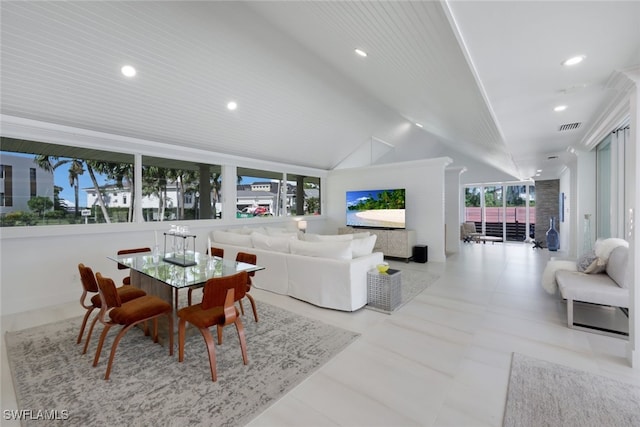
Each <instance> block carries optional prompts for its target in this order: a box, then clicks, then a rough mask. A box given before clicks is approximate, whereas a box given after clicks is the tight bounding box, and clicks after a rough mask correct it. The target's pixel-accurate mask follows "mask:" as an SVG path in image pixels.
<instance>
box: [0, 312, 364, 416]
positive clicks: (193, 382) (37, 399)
mask: <svg viewBox="0 0 640 427" xmlns="http://www.w3.org/2000/svg"><path fill="white" fill-rule="evenodd" d="M257 304H258V314H259V316H260V321H259V322H258V323H256V322H254V321H253V317H252V315H251V314H250V310H249V313H248V314H247V315H246V316H244V317H243V323H244V325H245V330H246V337H247V347H248V356H249V364H248V365H246V366H245V365H243V363H242V356H241V353H240V346H239V344H238V337H237V333H236V331H235V327H233V326H229V327H226V328H225V330H224V342H223V344H222V345H221V346H220V345H216V356H217V372H218V381H217V382H215V383H214V382H212V381H211V374H210V370H209V362H208V357H207V351H206V347H205V343H204V340H203V338H202V336H201V335H200V333H199V332H197V330H194V329H192V330H191V331H190V332H191V333H189V330H188V337H187V340H186V343H185V360H184V362H182V363H178V357H177V334H176V345H175V352H174V356H173V357H169V352H168V348H167V347H166V345H164V346H162V345H160V344H154V343H153V341H152V340H151V339H150V338H149V337H145V336H144V334H143V332H142V330H140V329H138V328H134V329H132V330H130V331H129V332H128V333H127V334H126V335H125V336H124V338H123V339H122V341H120V345H119V346H118V351H117V353H116V357H115V360H114V363H113V368H112V371H111V378H110V380H109V381H105V380H104V379H103V378H104V374H105V370H106V365H107V361H108V358H109V351H110V349H111V342H112V340H113V338H114V337H115V335H117V330H119V328H112V330H111V331H110V332H109V337H110V338H111V340H107V342H105V346H104V348H103V351H102V356H101V359H100V363H99V364H98V366H97V367H96V368H93V367H92V366H91V365H92V362H93V354H94V353H95V348H96V346H97V341H98V337H99V333H100V332H101V330H102V328H99V329H98V328H97V327H96V330H97V335H96V331H94V337H93V338H92V344H93V345H92V346H90V348H89V351H88V352H87V354H85V355H82V354H81V352H82V346H81V345H76V338H77V334H78V332H79V329H80V324H81V318H80V317H78V318H74V319H70V320H66V321H62V322H58V323H52V324H48V325H45V326H41V327H36V328H31V329H26V330H23V331H18V332H10V333H7V334H6V337H5V338H6V343H7V354H8V356H9V364H10V366H11V373H12V375H13V381H14V386H15V389H16V396H17V401H18V406H19V409H21V410H26V411H32V412H31V414H32V415H31V417H35V416H36V415H37V414H38V412H37V411H55V410H57V415H58V418H67V417H68V419H66V420H58V421H47V422H46V423H43V422H42V421H37V420H30V421H23V422H22V424H23V425H25V426H29V425H48V426H51V425H64V426H123V425H140V426H142V425H144V426H187V425H189V426H195V425H206V426H231V425H243V424H246V423H247V422H249V421H250V420H251V419H253V418H254V417H255V416H257V415H258V414H259V413H260V412H262V411H263V410H264V409H266V408H267V407H268V406H269V405H270V404H272V403H273V402H275V401H276V400H277V399H278V398H280V397H281V396H282V395H283V394H284V393H286V392H287V391H288V390H290V389H292V388H293V387H294V386H296V385H297V384H299V383H300V382H301V381H302V380H303V379H304V378H306V377H307V376H309V375H310V374H311V373H312V372H313V371H315V370H316V369H317V368H319V367H320V366H321V365H323V364H324V363H325V362H327V361H328V360H329V359H331V358H332V357H333V356H335V355H336V354H337V353H338V352H340V351H341V350H342V349H344V348H345V347H346V346H347V345H349V344H350V343H351V342H352V341H353V340H355V339H356V338H357V337H358V334H356V333H353V332H350V331H346V330H343V329H339V328H336V327H334V326H331V325H328V324H325V323H322V322H318V321H316V320H312V319H309V318H306V317H302V316H300V315H297V314H294V313H291V312H288V311H285V310H283V309H280V308H277V307H274V306H271V305H269V304H266V303H262V302H260V301H257ZM245 305H246V304H245ZM176 330H177V329H176ZM213 336H214V337H215V336H216V335H215V332H213ZM4 409H6V408H4ZM65 411H66V412H65ZM65 414H67V415H65Z"/></svg>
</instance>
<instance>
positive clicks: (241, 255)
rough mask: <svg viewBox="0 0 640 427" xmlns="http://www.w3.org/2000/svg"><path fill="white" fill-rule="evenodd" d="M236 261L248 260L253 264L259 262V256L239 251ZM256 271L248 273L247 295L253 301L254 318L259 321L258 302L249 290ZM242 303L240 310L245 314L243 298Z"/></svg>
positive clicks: (247, 261) (240, 302)
mask: <svg viewBox="0 0 640 427" xmlns="http://www.w3.org/2000/svg"><path fill="white" fill-rule="evenodd" d="M236 262H246V263H247V264H253V265H256V264H257V257H256V255H255V254H249V253H246V252H238V253H237V254H236ZM255 274H256V272H255V271H252V272H250V273H249V274H248V275H247V290H246V291H245V296H246V297H247V298H248V299H249V302H250V303H251V309H252V310H253V318H254V319H255V321H256V322H257V321H258V311H257V310H256V302H255V300H254V299H253V297H252V296H251V294H249V291H250V290H251V278H252V277H253V276H255ZM239 304H240V311H241V312H242V314H243V315H244V307H243V305H242V300H240V301H239Z"/></svg>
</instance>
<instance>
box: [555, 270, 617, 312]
mask: <svg viewBox="0 0 640 427" xmlns="http://www.w3.org/2000/svg"><path fill="white" fill-rule="evenodd" d="M556 281H557V282H558V288H560V293H561V294H562V296H563V297H564V298H566V299H570V300H574V301H586V302H591V303H594V304H603V305H611V306H614V307H629V290H628V289H622V288H620V287H619V286H617V284H616V283H615V282H614V281H613V280H612V279H611V278H609V276H608V275H606V274H584V273H578V272H577V271H566V270H561V271H558V272H556Z"/></svg>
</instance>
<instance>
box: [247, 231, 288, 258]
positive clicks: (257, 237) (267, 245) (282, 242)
mask: <svg viewBox="0 0 640 427" xmlns="http://www.w3.org/2000/svg"><path fill="white" fill-rule="evenodd" d="M295 238H296V237H295V236H286V235H284V236H267V235H266V234H261V233H251V241H252V242H253V247H254V248H256V249H264V250H267V251H274V252H283V253H288V252H289V242H291V240H292V239H295Z"/></svg>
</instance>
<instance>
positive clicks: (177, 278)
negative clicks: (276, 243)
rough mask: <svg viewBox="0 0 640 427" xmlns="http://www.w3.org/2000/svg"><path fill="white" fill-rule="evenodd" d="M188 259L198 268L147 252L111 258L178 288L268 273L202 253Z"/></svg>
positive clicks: (261, 268)
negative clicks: (232, 276) (169, 260)
mask: <svg viewBox="0 0 640 427" xmlns="http://www.w3.org/2000/svg"><path fill="white" fill-rule="evenodd" d="M185 256H186V259H187V260H188V261H191V262H193V263H195V265H190V266H182V265H178V264H175V263H172V262H167V261H165V260H164V258H169V259H172V258H175V256H174V254H171V253H167V254H164V256H163V255H160V256H156V257H154V256H153V254H152V253H151V252H146V253H137V254H130V255H121V256H109V257H107V258H109V259H110V260H113V261H116V262H117V263H120V264H123V265H126V266H127V267H129V268H131V269H133V270H136V271H138V272H140V273H142V274H145V275H147V276H149V277H151V278H154V279H157V280H159V281H161V282H163V283H165V284H167V285H169V286H172V287H174V288H186V287H190V286H196V285H203V284H204V283H205V282H206V281H207V280H209V279H211V278H212V277H225V276H231V275H233V274H236V273H238V272H240V271H246V272H252V271H258V270H263V269H264V267H260V266H258V265H253V264H247V263H244V262H236V261H232V260H225V259H222V258H218V257H210V256H209V255H206V254H201V253H199V252H187V253H186V255H185ZM180 257H181V258H182V257H183V255H182V254H181V255H180Z"/></svg>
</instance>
